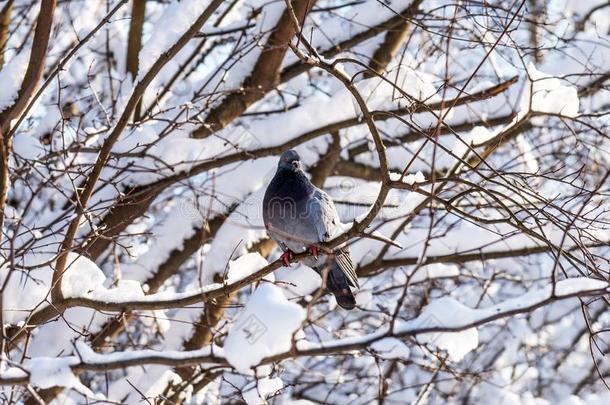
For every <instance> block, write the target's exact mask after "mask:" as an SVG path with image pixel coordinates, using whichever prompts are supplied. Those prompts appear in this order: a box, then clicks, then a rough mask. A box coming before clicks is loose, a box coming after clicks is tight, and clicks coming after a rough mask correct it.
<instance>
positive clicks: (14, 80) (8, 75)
mask: <svg viewBox="0 0 610 405" xmlns="http://www.w3.org/2000/svg"><path fill="white" fill-rule="evenodd" d="M28 60H29V55H28V53H27V52H21V53H19V54H17V55H15V56H14V57H13V58H12V59H11V60H10V61H8V62H6V63H5V64H4V67H3V68H2V70H0V83H2V91H1V92H0V112H2V111H4V110H6V109H7V108H8V107H10V106H11V105H12V104H13V102H15V100H16V99H17V95H18V94H19V88H20V87H21V82H22V81H23V77H24V76H25V71H26V69H27V67H28Z"/></svg>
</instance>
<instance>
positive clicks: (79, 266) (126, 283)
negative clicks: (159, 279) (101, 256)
mask: <svg viewBox="0 0 610 405" xmlns="http://www.w3.org/2000/svg"><path fill="white" fill-rule="evenodd" d="M105 281H106V276H105V275H104V272H103V271H102V270H100V268H99V267H98V266H97V265H96V264H95V263H93V262H92V261H91V260H89V259H87V258H86V257H84V256H81V255H78V254H76V253H72V252H71V253H69V254H68V264H67V265H66V271H65V272H64V274H63V277H62V283H61V291H62V293H63V295H64V297H65V298H78V297H82V298H89V299H93V300H97V301H104V302H124V301H131V300H136V299H141V298H143V297H144V291H142V286H141V285H140V283H139V282H137V281H135V280H118V282H117V285H116V286H115V287H113V288H106V287H105V286H104V282H105Z"/></svg>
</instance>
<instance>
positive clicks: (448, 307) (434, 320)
mask: <svg viewBox="0 0 610 405" xmlns="http://www.w3.org/2000/svg"><path fill="white" fill-rule="evenodd" d="M471 312H472V309H470V308H468V307H466V306H464V305H463V304H461V303H460V302H459V301H456V300H454V299H453V298H449V297H443V298H440V299H438V300H435V301H432V302H431V303H430V304H428V305H427V306H426V308H424V311H423V312H422V313H421V314H420V315H419V316H418V317H417V319H418V322H419V325H418V327H419V328H434V327H443V326H445V325H449V324H451V323H452V322H456V321H458V320H462V319H470V318H471V317H472V313H471ZM417 341H418V342H420V343H425V344H430V345H433V346H436V347H438V348H439V349H441V350H446V351H447V354H448V355H449V358H450V359H451V360H453V361H460V360H462V359H463V358H464V356H466V355H467V354H468V353H470V352H471V351H472V350H474V349H476V348H477V346H478V345H479V333H478V331H477V329H476V328H468V329H466V330H463V331H460V332H443V333H422V334H418V335H417Z"/></svg>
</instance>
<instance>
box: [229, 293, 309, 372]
mask: <svg viewBox="0 0 610 405" xmlns="http://www.w3.org/2000/svg"><path fill="white" fill-rule="evenodd" d="M304 319H305V310H304V309H303V308H302V307H301V306H299V305H298V304H295V303H293V302H290V301H288V300H287V299H286V297H285V296H284V294H283V293H282V290H281V289H280V288H279V287H276V286H275V285H273V284H271V283H268V282H263V283H262V284H261V285H260V286H259V287H258V288H257V289H256V291H255V292H254V293H253V294H252V296H251V297H250V300H249V301H248V304H247V305H246V308H245V309H244V310H243V312H242V313H241V314H240V315H239V317H238V318H237V320H236V321H235V323H234V325H233V326H232V327H231V330H230V331H229V335H228V336H227V339H226V340H225V345H224V354H225V357H226V358H227V360H228V361H229V363H230V364H231V365H232V366H233V367H235V368H236V369H237V370H238V371H240V372H244V373H245V372H248V371H249V369H250V368H251V367H253V366H255V365H257V364H259V363H260V361H261V360H262V359H263V358H265V357H268V356H271V355H273V354H277V353H281V352H284V351H287V350H289V349H290V347H291V345H292V335H293V333H294V332H295V331H296V330H297V329H298V328H299V327H300V326H301V322H302V321H303V320H304Z"/></svg>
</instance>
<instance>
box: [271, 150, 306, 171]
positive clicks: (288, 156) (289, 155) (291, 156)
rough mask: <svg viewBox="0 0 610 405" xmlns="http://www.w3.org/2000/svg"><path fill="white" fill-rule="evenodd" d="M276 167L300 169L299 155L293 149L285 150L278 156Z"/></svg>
mask: <svg viewBox="0 0 610 405" xmlns="http://www.w3.org/2000/svg"><path fill="white" fill-rule="evenodd" d="M277 167H278V169H288V170H301V157H300V156H299V154H298V153H297V152H296V151H295V150H293V149H290V150H287V151H286V152H284V153H282V156H280V161H279V163H278V164H277Z"/></svg>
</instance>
